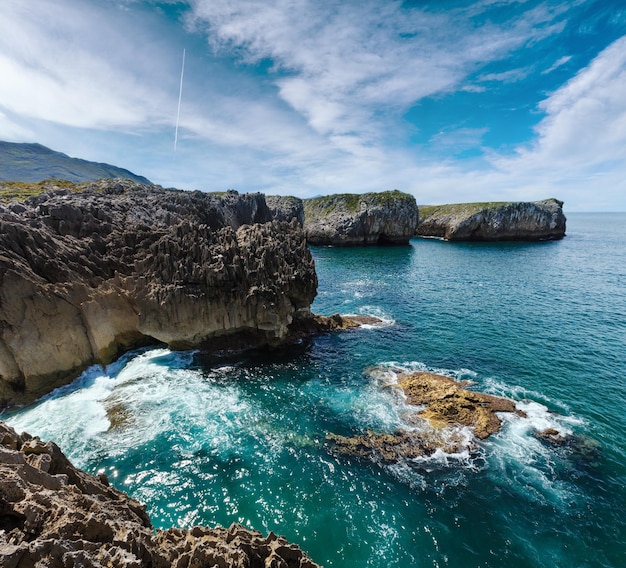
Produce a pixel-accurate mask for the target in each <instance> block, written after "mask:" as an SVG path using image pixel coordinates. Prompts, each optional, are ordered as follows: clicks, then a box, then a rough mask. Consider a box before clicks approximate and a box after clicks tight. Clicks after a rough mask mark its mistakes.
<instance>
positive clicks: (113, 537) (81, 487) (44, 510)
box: [0, 422, 317, 568]
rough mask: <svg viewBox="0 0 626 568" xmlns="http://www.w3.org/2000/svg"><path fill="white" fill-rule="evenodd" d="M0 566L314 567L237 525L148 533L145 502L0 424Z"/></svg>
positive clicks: (278, 541) (295, 550)
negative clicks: (35, 457) (33, 451)
mask: <svg viewBox="0 0 626 568" xmlns="http://www.w3.org/2000/svg"><path fill="white" fill-rule="evenodd" d="M33 448H36V452H35V454H33V453H32V449H33ZM33 455H35V456H37V457H38V458H39V460H38V461H37V460H33V459H32V457H33ZM43 456H45V457H46V459H45V460H42V459H41V458H42V457H43ZM0 566H3V567H5V568H26V567H35V566H82V567H85V568H91V567H93V568H99V567H111V566H115V567H116V568H130V567H132V568H143V567H146V568H148V567H152V568H169V567H171V566H178V567H183V566H207V567H208V566H219V567H221V568H267V567H270V566H271V567H276V568H278V567H280V568H316V566H317V564H315V563H314V562H313V561H312V560H311V559H310V558H309V557H308V556H307V555H306V554H305V553H304V552H303V551H302V550H301V549H300V548H299V547H297V546H295V545H293V544H290V543H288V542H287V541H286V540H285V539H284V538H283V537H278V536H276V535H275V534H274V533H271V532H270V534H269V535H268V536H263V535H262V534H261V533H259V532H257V531H254V530H250V529H247V528H245V527H243V526H241V525H237V524H234V525H232V526H231V527H230V528H228V529H225V528H221V527H215V528H208V527H193V528H191V529H189V530H183V529H174V528H172V529H168V530H157V531H156V532H155V531H154V529H153V527H152V524H151V522H150V519H149V517H148V515H147V514H146V512H145V507H144V505H142V504H141V503H139V502H138V501H135V500H134V499H132V498H130V497H129V496H128V495H126V494H125V493H123V492H121V491H118V490H116V489H114V488H112V487H110V486H109V485H108V482H107V481H106V478H96V477H94V476H92V475H89V474H87V473H85V472H83V471H81V470H80V469H77V468H75V467H74V466H73V465H72V464H71V463H70V461H69V460H68V459H67V458H66V457H65V456H64V455H63V453H62V452H61V451H60V450H59V448H58V446H57V445H56V444H54V443H53V442H47V443H44V442H42V441H41V440H39V439H38V438H32V437H30V436H29V435H28V434H22V435H18V434H17V433H16V432H15V430H13V429H12V428H10V427H9V426H7V425H6V424H4V423H2V422H0Z"/></svg>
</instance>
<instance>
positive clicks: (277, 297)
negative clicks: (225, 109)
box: [0, 180, 317, 405]
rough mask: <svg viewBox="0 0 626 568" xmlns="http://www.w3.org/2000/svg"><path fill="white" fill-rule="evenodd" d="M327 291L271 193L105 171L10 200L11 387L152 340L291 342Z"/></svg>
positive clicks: (0, 243)
mask: <svg viewBox="0 0 626 568" xmlns="http://www.w3.org/2000/svg"><path fill="white" fill-rule="evenodd" d="M316 290H317V277H316V274H315V267H314V263H313V259H312V257H311V254H310V252H309V250H308V248H307V245H306V240H305V238H304V234H303V232H302V229H301V227H300V225H299V224H298V222H297V220H292V221H291V222H286V221H277V220H274V218H273V216H272V213H271V212H270V210H269V208H268V206H267V204H266V202H265V198H264V196H263V195H262V194H246V195H239V194H237V193H236V192H227V193H225V194H220V195H217V194H207V193H201V192H185V191H174V190H165V189H163V188H161V187H159V186H152V185H144V184H138V183H135V182H131V181H129V180H101V181H99V182H94V183H85V184H80V185H72V184H69V185H68V184H65V187H64V188H63V189H58V188H55V187H54V186H50V187H48V188H47V191H45V192H44V193H41V194H40V195H34V196H31V197H29V198H28V199H26V200H25V201H21V202H20V201H12V202H10V203H0V400H2V402H3V403H4V404H5V405H6V404H10V403H15V402H24V401H30V400H33V399H35V398H36V397H37V396H40V395H42V394H44V393H45V392H49V391H50V390H52V388H54V387H55V386H58V385H60V384H64V383H67V382H68V381H69V380H71V379H72V378H73V377H74V376H76V375H77V374H78V373H79V372H81V371H82V370H83V369H85V368H86V367H87V366H89V365H91V364H93V363H102V364H106V363H108V362H110V361H112V360H114V359H115V358H116V357H117V356H118V355H119V354H121V353H122V352H124V351H126V350H128V349H130V348H132V347H134V346H137V345H140V344H145V343H150V342H163V343H166V344H168V345H169V346H170V347H171V348H174V349H181V348H191V347H196V346H202V347H209V348H210V346H211V344H212V343H213V342H215V343H219V342H220V340H221V341H222V343H223V342H224V341H225V339H226V338H228V340H229V341H231V340H232V341H233V342H235V343H238V344H239V345H245V346H261V345H264V344H269V345H272V344H278V343H280V342H282V341H284V340H285V339H286V338H287V337H288V335H289V327H290V325H291V324H292V323H293V324H297V323H298V321H299V320H301V319H306V318H309V317H310V316H311V314H310V309H309V308H310V305H311V302H312V301H313V299H314V297H315V294H316Z"/></svg>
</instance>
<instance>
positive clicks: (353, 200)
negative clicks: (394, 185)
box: [304, 191, 418, 246]
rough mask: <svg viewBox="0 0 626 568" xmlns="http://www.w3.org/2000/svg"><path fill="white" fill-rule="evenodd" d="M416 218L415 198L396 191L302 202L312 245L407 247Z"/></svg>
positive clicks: (306, 232) (330, 196)
mask: <svg viewBox="0 0 626 568" xmlns="http://www.w3.org/2000/svg"><path fill="white" fill-rule="evenodd" d="M417 219H418V210H417V204H416V203H415V198H414V197H413V196H412V195H408V194H406V193H401V192H399V191H387V192H383V193H364V194H363V195H354V194H341V195H329V196H325V197H315V198H313V199H305V200H304V232H305V234H306V238H307V240H308V242H309V243H311V244H313V245H334V246H355V245H357V246H358V245H377V244H407V243H408V242H409V239H410V238H411V237H413V235H414V232H415V227H416V225H417Z"/></svg>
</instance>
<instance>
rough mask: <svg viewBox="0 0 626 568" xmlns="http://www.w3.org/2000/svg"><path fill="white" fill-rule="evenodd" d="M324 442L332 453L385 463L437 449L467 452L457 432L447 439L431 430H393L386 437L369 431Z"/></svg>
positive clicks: (425, 453)
mask: <svg viewBox="0 0 626 568" xmlns="http://www.w3.org/2000/svg"><path fill="white" fill-rule="evenodd" d="M326 442H327V443H328V444H329V445H330V448H331V451H333V452H335V453H338V454H342V455H347V456H351V457H357V458H369V459H374V461H380V462H382V463H386V464H392V463H397V462H399V461H402V460H405V459H409V460H411V459H416V458H421V457H429V456H432V455H433V454H434V453H435V452H436V451H438V450H441V451H443V452H445V453H447V454H456V453H459V452H461V451H463V450H465V449H467V442H466V440H464V439H463V437H462V436H461V435H460V434H459V433H458V432H454V433H451V434H450V435H448V436H446V435H444V434H443V433H442V432H441V431H436V430H434V429H433V430H429V431H426V432H424V431H413V430H411V431H408V430H396V431H395V432H392V433H388V434H386V433H380V432H373V431H371V430H368V431H367V432H366V433H365V434H360V435H357V436H339V435H337V434H327V435H326Z"/></svg>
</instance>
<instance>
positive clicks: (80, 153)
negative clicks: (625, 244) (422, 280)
mask: <svg viewBox="0 0 626 568" xmlns="http://www.w3.org/2000/svg"><path fill="white" fill-rule="evenodd" d="M183 53H184V71H183ZM181 77H182V95H181V91H180V86H181ZM179 100H180V107H179ZM177 125H178V129H177ZM0 140H7V141H12V142H38V143H40V144H43V145H45V146H48V147H50V148H52V149H53V150H57V151H60V152H64V153H66V154H68V155H70V156H74V157H79V158H84V159H87V160H93V161H97V162H106V163H110V164H114V165H117V166H120V167H123V168H127V169H129V170H131V171H133V172H134V173H137V174H140V175H143V176H146V177H147V178H149V179H150V180H151V181H152V182H154V183H157V184H160V185H163V186H164V187H177V188H181V189H200V190H203V191H223V190H226V189H236V190H238V191H239V192H242V193H243V192H250V191H261V192H264V193H267V194H279V195H295V196H298V197H303V198H305V197H313V196H317V195H326V194H331V193H363V192H369V191H386V190H390V189H399V190H401V191H404V192H407V193H411V194H413V195H415V197H416V200H417V202H418V203H419V204H439V203H455V202H468V201H510V200H515V201H530V200H537V199H545V198H548V197H556V198H558V199H561V200H563V201H564V202H565V211H566V212H567V211H626V2H624V0H568V1H562V0H506V1H503V0H476V1H464V0H413V1H408V0H407V1H404V2H403V1H396V0H343V1H338V0H188V1H176V0H169V1H165V0H163V1H157V0H54V2H50V0H27V1H26V0H2V1H1V2H0Z"/></svg>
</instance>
